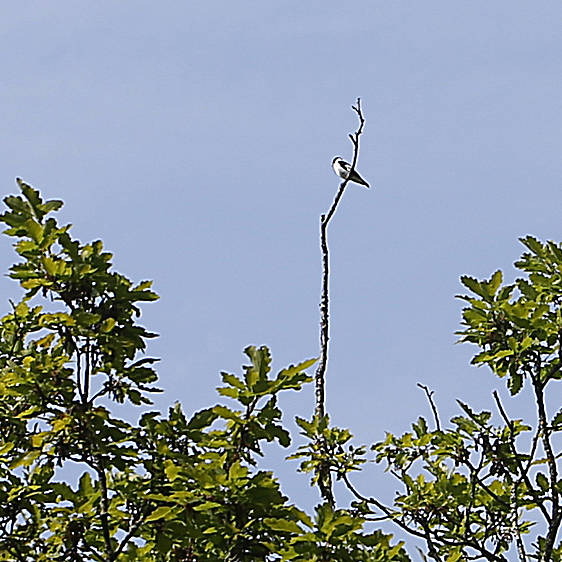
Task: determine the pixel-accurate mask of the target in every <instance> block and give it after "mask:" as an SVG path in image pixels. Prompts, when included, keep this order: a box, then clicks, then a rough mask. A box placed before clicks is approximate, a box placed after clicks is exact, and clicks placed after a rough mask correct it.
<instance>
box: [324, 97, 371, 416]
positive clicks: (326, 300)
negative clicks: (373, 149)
mask: <svg viewBox="0 0 562 562" xmlns="http://www.w3.org/2000/svg"><path fill="white" fill-rule="evenodd" d="M351 107H352V109H353V111H355V113H357V117H358V118H359V127H358V128H357V130H356V131H355V133H352V134H350V135H349V138H350V140H351V143H352V144H353V161H352V163H351V170H350V173H349V174H348V177H347V179H345V180H344V181H343V182H342V183H341V184H340V187H339V189H338V192H337V194H336V197H335V198H334V201H333V203H332V206H331V207H330V209H329V211H328V212H327V213H326V214H323V215H321V216H320V248H321V250H322V296H321V300H320V360H319V362H318V368H317V369H316V376H315V382H316V410H315V413H316V416H317V417H319V418H321V417H323V416H324V415H325V413H326V406H325V400H326V397H325V378H326V368H327V365H328V342H329V339H330V296H329V281H330V254H329V250H328V224H329V223H330V220H331V218H332V217H333V216H334V213H335V212H336V209H337V207H338V203H339V202H340V199H341V198H342V195H343V192H344V191H345V188H346V187H347V184H348V183H349V179H350V177H351V174H352V172H353V170H355V166H356V164H357V159H358V158H359V137H360V136H361V133H362V132H363V127H364V125H365V119H364V118H363V113H362V111H361V99H360V98H357V105H353V106H351Z"/></svg>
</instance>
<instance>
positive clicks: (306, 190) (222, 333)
mask: <svg viewBox="0 0 562 562" xmlns="http://www.w3.org/2000/svg"><path fill="white" fill-rule="evenodd" d="M561 27H562V3H561V2H560V1H559V0H550V1H549V0H545V1H543V2H529V1H528V0H509V1H506V0H495V1H494V2H490V1H489V0H486V1H484V0H471V1H470V2H468V1H457V2H451V1H450V0H439V1H438V0H426V1H424V2H405V1H402V0H393V1H390V0H387V1H385V2H383V1H374V0H365V1H355V2H341V1H339V2H334V1H332V0H323V1H317V0H308V1H306V2H302V1H300V2H297V1H276V2H264V1H263V0H262V1H244V0H242V1H238V2H232V1H225V0H222V1H212V0H211V1H206V2H180V1H175V2H173V1H164V2H154V1H151V2H148V1H141V0H135V1H134V2H133V1H121V2H115V1H114V0H112V1H105V0H96V1H95V2H93V1H84V2H75V1H64V0H58V1H57V2H30V1H22V2H17V3H7V4H6V5H5V6H4V7H3V15H2V21H1V22H0V30H1V45H2V49H0V61H1V68H2V87H1V88H0V111H1V112H2V135H0V143H1V145H0V171H1V173H2V185H3V188H2V190H3V192H4V194H8V193H12V192H15V191H16V187H15V183H14V178H15V177H16V176H21V177H22V178H24V179H25V180H26V181H27V182H29V183H31V184H33V185H34V186H35V187H37V188H39V189H41V190H42V192H43V194H44V195H45V196H46V197H49V198H62V199H64V201H65V202H66V205H65V208H64V210H63V212H62V218H63V220H65V221H69V222H72V223H73V224H75V227H74V234H75V235H76V236H78V237H79V238H80V239H82V240H84V241H86V240H91V239H96V238H102V239H103V240H104V242H105V244H106V246H107V248H108V249H109V250H110V251H113V252H114V253H115V263H116V267H117V269H118V270H120V271H122V272H123V273H125V274H126V275H128V276H129V277H131V278H133V279H137V280H140V279H146V278H150V279H154V282H155V285H154V286H155V290H156V291H157V292H158V293H159V294H160V295H161V297H162V298H161V300H160V301H159V302H158V303H156V304H151V305H148V306H147V307H145V309H144V310H145V314H144V316H143V321H144V323H145V325H146V326H148V328H150V329H151V330H153V331H157V332H159V333H160V334H161V337H160V339H159V340H158V341H157V342H155V343H154V345H153V346H152V348H151V352H152V353H153V354H155V355H158V356H160V357H162V362H161V364H160V376H161V381H160V383H161V386H162V387H163V388H164V389H165V390H166V393H165V394H164V395H163V396H159V397H158V399H157V406H158V407H160V408H165V407H167V405H168V404H171V403H172V402H173V401H175V400H181V401H182V403H183V404H184V407H185V409H186V410H187V411H188V412H192V411H194V410H198V409H200V408H203V407H206V406H208V405H210V404H212V403H214V401H215V393H214V388H215V387H216V386H217V385H218V384H219V382H220V379H219V372H220V371H221V370H227V371H231V372H233V371H234V372H239V368H240V365H241V364H242V363H243V362H244V358H243V356H242V354H241V352H242V349H243V348H244V347H245V346H247V345H249V344H256V345H261V344H266V345H268V346H270V347H271V349H272V352H273V356H274V361H275V366H276V369H280V368H282V367H284V366H286V365H287V364H289V363H294V362H297V361H300V360H302V359H305V358H309V357H312V356H315V355H317V354H318V320H319V311H318V301H319V294H320V273H321V270H320V251H319V244H318V218H319V215H320V213H322V212H324V211H326V210H327V208H328V207H329V205H330V204H331V201H332V199H333V196H334V194H335V192H336V190H337V187H338V183H339V182H338V179H339V178H337V177H336V176H335V175H334V174H333V172H332V170H331V167H330V165H331V161H332V158H333V156H334V155H342V156H344V157H346V158H349V157H350V156H351V146H350V143H349V141H348V139H347V134H348V133H349V132H351V131H353V130H354V129H355V127H356V119H355V116H354V114H353V112H352V111H351V110H350V105H351V104H352V103H353V102H354V101H355V99H356V97H357V96H361V98H362V100H363V107H364V113H365V116H366V119H367V124H366V127H365V132H364V135H363V137H362V151H361V156H360V160H359V166H358V169H359V171H360V173H361V174H362V175H363V177H365V178H366V179H367V180H368V181H369V182H370V183H371V186H373V189H371V190H366V189H364V188H362V187H360V186H350V187H349V188H348V190H347V192H346V193H345V196H344V198H343V200H342V202H341V205H340V208H339V210H338V213H337V215H336V216H335V217H334V219H333V221H332V224H331V226H330V232H329V237H330V248H331V252H332V275H333V277H332V292H331V297H332V317H331V319H332V348H331V356H330V362H329V367H328V381H327V396H328V399H327V409H328V411H329V412H330V413H331V415H332V419H333V421H334V422H335V423H336V424H338V425H341V426H345V427H349V428H351V430H352V431H353V432H354V433H355V434H356V435H357V437H358V440H359V441H361V442H367V443H372V442H373V441H377V440H379V439H381V438H382V437H383V435H384V431H385V430H390V431H394V432H402V431H405V430H406V429H408V427H409V423H410V422H411V421H414V420H415V419H416V418H417V416H418V415H424V416H426V417H428V418H430V416H431V414H430V411H429V408H428V405H427V403H426V401H425V398H424V396H423V394H422V392H421V391H420V390H419V389H418V388H417V387H416V382H418V381H420V382H423V383H425V384H427V385H429V386H430V387H431V388H433V389H435V391H436V400H437V403H438V405H439V407H440V409H441V412H442V417H443V418H445V419H447V418H449V417H450V416H451V415H454V414H456V413H457V412H458V409H457V406H456V404H455V398H461V399H463V400H464V401H468V402H470V403H471V404H472V405H473V407H474V408H476V409H478V408H486V407H487V408H491V407H492V400H491V396H490V393H491V390H492V389H493V388H496V387H499V388H501V387H502V384H501V381H496V380H494V379H493V377H492V375H491V374H489V373H488V372H487V371H485V370H484V369H479V370H477V369H475V368H471V367H469V365H468V362H469V359H470V356H471V351H472V350H471V349H470V348H469V347H468V346H458V345H457V346H455V345H453V344H454V341H455V337H454V335H453V333H454V332H455V330H457V329H458V328H459V320H460V309H461V304H460V303H459V302H458V301H456V300H455V299H454V295H455V294H457V293H459V292H462V289H461V286H460V284H459V281H458V278H459V276H460V275H461V274H465V273H469V274H472V275H476V276H488V275H489V274H491V273H492V272H493V271H494V270H495V269H496V268H498V267H501V268H503V269H504V270H506V272H507V276H508V278H510V277H512V276H513V270H512V269H511V264H512V263H513V261H514V260H515V259H516V258H517V257H518V256H519V254H520V253H521V251H522V247H521V246H520V244H519V243H518V241H517V238H518V237H519V236H523V235H526V234H534V235H536V236H537V237H539V238H541V239H545V238H546V239H556V240H560V238H561V216H562V204H561V198H560V194H561V177H562V159H561V149H562V56H561V53H562V33H561V32H560V31H561ZM0 251H1V253H0V256H2V269H3V270H4V271H6V270H7V268H8V266H9V265H10V264H11V263H12V260H13V257H14V256H13V254H12V252H11V251H10V250H9V242H8V240H6V239H3V240H2V241H1V242H0ZM15 295H17V292H16V287H15V285H14V284H13V283H12V282H11V281H8V280H7V279H5V278H4V279H2V280H1V282H0V297H1V300H2V302H3V303H5V305H4V309H6V310H7V308H8V307H7V299H8V298H10V297H14V296H15ZM283 406H284V407H286V408H287V412H288V413H289V414H290V415H291V416H292V415H295V414H296V415H300V416H303V417H308V416H310V415H311V413H312V411H313V389H312V387H309V388H308V389H307V390H306V392H304V393H302V394H301V395H287V396H286V397H285V399H284V400H283ZM126 414H127V415H132V414H131V412H130V411H128V412H126ZM282 459H283V456H282V455H277V456H273V457H271V459H268V460H267V461H266V463H270V464H271V465H274V466H276V467H278V468H279V470H280V471H281V474H282V475H283V478H284V479H285V483H284V489H285V491H286V492H288V493H289V494H290V496H291V497H292V498H293V499H294V500H295V501H296V502H298V503H299V504H300V505H308V504H310V503H313V502H314V501H316V493H315V492H314V491H312V490H310V489H309V488H308V482H307V479H306V477H304V476H302V475H297V474H295V472H294V469H295V468H296V464H295V463H288V462H283V460H282ZM361 484H362V486H363V490H364V491H366V492H367V493H368V494H370V495H379V497H385V498H387V499H388V498H390V497H391V496H392V490H393V484H392V483H391V482H390V481H388V480H386V479H385V478H383V477H379V476H376V475H372V476H367V475H366V476H365V477H364V478H363V479H362V482H361Z"/></svg>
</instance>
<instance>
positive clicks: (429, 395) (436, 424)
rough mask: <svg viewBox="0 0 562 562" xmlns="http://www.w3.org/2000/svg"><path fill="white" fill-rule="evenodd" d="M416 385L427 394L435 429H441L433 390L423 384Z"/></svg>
mask: <svg viewBox="0 0 562 562" xmlns="http://www.w3.org/2000/svg"><path fill="white" fill-rule="evenodd" d="M418 386H419V387H420V388H421V389H422V390H423V391H424V392H425V395H426V396H427V400H428V401H429V405H430V406H431V410H432V411H433V418H434V419H435V427H436V428H437V431H441V424H440V423H439V412H438V411H437V407H436V406H435V402H434V401H433V395H434V394H435V392H434V391H433V390H429V388H428V387H427V386H425V384H421V383H418Z"/></svg>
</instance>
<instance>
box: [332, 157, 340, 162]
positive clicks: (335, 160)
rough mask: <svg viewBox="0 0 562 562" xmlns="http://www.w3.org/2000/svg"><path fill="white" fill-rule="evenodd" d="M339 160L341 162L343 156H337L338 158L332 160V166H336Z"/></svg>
mask: <svg viewBox="0 0 562 562" xmlns="http://www.w3.org/2000/svg"><path fill="white" fill-rule="evenodd" d="M338 160H341V156H336V157H335V158H334V159H333V160H332V164H335V163H336V162H337V161H338Z"/></svg>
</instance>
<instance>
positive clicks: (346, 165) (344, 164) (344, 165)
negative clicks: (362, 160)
mask: <svg viewBox="0 0 562 562" xmlns="http://www.w3.org/2000/svg"><path fill="white" fill-rule="evenodd" d="M339 164H340V166H341V167H342V168H343V169H344V170H345V171H346V172H349V170H351V164H349V163H348V162H346V161H345V160H340V161H339Z"/></svg>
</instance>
